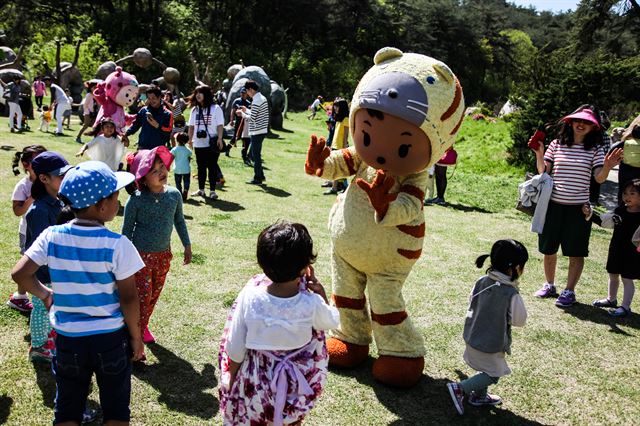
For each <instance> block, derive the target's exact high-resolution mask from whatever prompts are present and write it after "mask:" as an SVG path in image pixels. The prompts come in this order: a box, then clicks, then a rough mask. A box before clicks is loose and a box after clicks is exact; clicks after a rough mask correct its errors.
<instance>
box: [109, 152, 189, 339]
mask: <svg viewBox="0 0 640 426" xmlns="http://www.w3.org/2000/svg"><path fill="white" fill-rule="evenodd" d="M172 161H173V155H171V153H170V152H169V150H167V148H166V147H164V146H159V147H156V148H154V149H151V150H141V151H138V153H137V154H136V155H135V157H134V158H133V162H132V164H131V172H132V173H133V174H135V179H136V184H137V186H138V189H139V190H138V191H136V192H134V193H133V194H131V197H130V198H129V200H128V201H127V204H126V205H125V207H124V221H123V224H122V234H123V235H125V236H127V237H128V238H129V239H131V241H132V242H133V245H134V246H135V247H136V249H137V250H138V253H140V256H141V257H142V259H143V260H144V264H145V267H144V268H143V269H141V270H140V271H138V272H137V273H136V286H137V287H138V297H139V299H140V328H141V332H142V340H143V342H144V343H153V342H155V337H154V335H153V334H152V333H151V331H149V326H148V325H149V318H150V317H151V314H152V313H153V309H154V308H155V305H156V302H157V301H158V298H159V297H160V293H161V292H162V288H163V287H164V283H165V280H166V278H167V274H168V273H169V267H170V266H171V259H172V258H173V254H172V253H171V233H172V232H173V227H174V226H175V228H176V231H177V232H178V236H179V237H180V241H181V242H182V245H183V246H184V261H183V264H184V265H187V264H189V263H191V241H190V239H189V232H188V231H187V224H186V222H185V220H184V215H183V213H182V194H180V191H178V190H177V189H175V188H173V187H171V186H168V185H167V175H168V174H169V171H168V170H169V167H171V162H172Z"/></svg>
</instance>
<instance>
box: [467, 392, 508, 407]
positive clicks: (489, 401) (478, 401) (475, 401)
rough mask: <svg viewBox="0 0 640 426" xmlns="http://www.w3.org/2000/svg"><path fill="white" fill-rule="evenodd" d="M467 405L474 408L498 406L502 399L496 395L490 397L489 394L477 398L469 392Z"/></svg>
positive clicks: (473, 393)
mask: <svg viewBox="0 0 640 426" xmlns="http://www.w3.org/2000/svg"><path fill="white" fill-rule="evenodd" d="M469 404H471V405H473V406H474V407H482V406H483V405H500V404H502V398H500V397H499V396H498V395H491V394H490V393H488V394H486V395H485V396H477V395H476V393H475V392H471V395H470V396H469Z"/></svg>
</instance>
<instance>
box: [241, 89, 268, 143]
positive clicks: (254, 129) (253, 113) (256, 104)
mask: <svg viewBox="0 0 640 426" xmlns="http://www.w3.org/2000/svg"><path fill="white" fill-rule="evenodd" d="M243 116H244V118H245V119H246V120H248V122H249V136H253V135H261V134H264V133H267V131H268V128H269V103H268V102H267V98H265V97H264V96H262V93H260V92H256V94H255V96H254V97H253V102H252V103H251V110H248V112H247V113H246V114H243Z"/></svg>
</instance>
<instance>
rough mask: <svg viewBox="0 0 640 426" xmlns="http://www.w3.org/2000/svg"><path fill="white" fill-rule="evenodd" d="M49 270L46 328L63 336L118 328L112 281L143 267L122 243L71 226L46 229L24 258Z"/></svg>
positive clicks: (104, 232)
mask: <svg viewBox="0 0 640 426" xmlns="http://www.w3.org/2000/svg"><path fill="white" fill-rule="evenodd" d="M25 254H26V255H27V256H28V257H29V259H31V260H32V261H34V262H35V263H36V264H38V265H40V266H42V265H47V266H48V267H49V273H50V275H51V288H52V289H53V306H52V307H51V310H50V311H49V317H50V321H51V325H52V326H53V328H54V329H55V330H56V331H57V332H58V333H60V334H62V335H64V336H71V337H78V336H88V335H94V334H102V333H111V332H113V331H116V330H119V329H120V328H122V327H123V326H124V324H125V323H124V316H123V313H122V310H121V309H120V297H119V294H118V290H117V288H116V280H123V279H125V278H128V277H130V276H131V275H133V274H135V273H136V272H137V271H139V270H140V269H142V268H143V267H144V262H143V261H142V259H141V258H140V255H139V254H138V251H137V250H136V249H135V247H134V246H133V244H132V243H131V241H129V240H128V239H127V238H126V237H124V236H122V235H120V234H116V233H115V232H112V231H109V230H108V229H107V228H104V227H102V226H91V227H90V226H79V225H77V224H75V221H72V222H70V223H67V224H64V225H58V226H51V227H49V228H47V229H46V230H45V231H44V232H42V233H41V234H40V236H39V237H38V238H37V239H36V241H35V242H34V243H33V244H32V245H31V247H30V248H29V249H28V250H27V252H26V253H25Z"/></svg>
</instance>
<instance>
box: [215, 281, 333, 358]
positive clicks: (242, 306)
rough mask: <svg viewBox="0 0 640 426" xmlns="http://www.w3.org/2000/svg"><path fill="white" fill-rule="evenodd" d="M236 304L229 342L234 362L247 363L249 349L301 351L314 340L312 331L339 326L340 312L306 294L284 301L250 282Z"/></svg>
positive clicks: (316, 297)
mask: <svg viewBox="0 0 640 426" xmlns="http://www.w3.org/2000/svg"><path fill="white" fill-rule="evenodd" d="M236 302H237V304H236V308H235V311H234V312H233V318H232V320H231V325H230V328H229V336H228V340H227V353H228V354H229V357H230V358H231V359H232V360H233V361H235V362H242V361H243V360H244V357H245V354H246V350H247V349H257V350H292V349H298V348H301V347H303V346H304V345H306V344H307V343H309V341H310V340H311V329H312V328H314V329H316V330H329V329H333V328H337V327H338V325H339V324H340V314H339V313H338V310H337V309H336V308H335V307H333V306H329V305H327V304H326V303H325V302H324V300H323V299H322V297H321V296H319V295H317V294H314V293H311V292H307V291H303V292H300V293H298V294H297V295H295V296H294V297H288V298H281V297H276V296H272V295H271V294H269V293H267V287H265V286H255V285H254V284H253V282H252V281H249V284H248V285H247V286H246V287H245V288H244V289H243V290H242V291H241V292H240V294H239V295H238V298H237V299H236Z"/></svg>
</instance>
